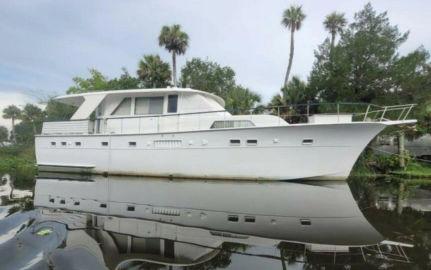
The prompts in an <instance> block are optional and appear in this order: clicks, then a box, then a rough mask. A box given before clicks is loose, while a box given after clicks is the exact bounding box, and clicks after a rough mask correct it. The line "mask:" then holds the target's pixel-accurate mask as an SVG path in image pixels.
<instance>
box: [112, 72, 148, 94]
mask: <svg viewBox="0 0 431 270" xmlns="http://www.w3.org/2000/svg"><path fill="white" fill-rule="evenodd" d="M121 70H122V71H123V73H122V74H121V75H120V77H119V78H114V79H112V80H109V81H108V86H107V88H106V89H107V90H123V89H139V88H141V87H140V81H139V79H138V78H136V77H133V76H131V75H130V74H129V72H128V71H127V69H126V68H122V69H121Z"/></svg>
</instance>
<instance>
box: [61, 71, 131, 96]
mask: <svg viewBox="0 0 431 270" xmlns="http://www.w3.org/2000/svg"><path fill="white" fill-rule="evenodd" d="M122 70H123V73H122V74H121V75H120V77H119V78H114V79H112V80H109V79H108V77H106V76H105V75H103V74H102V73H101V72H100V71H98V70H97V69H90V70H89V72H90V77H89V78H82V77H75V78H73V82H74V83H75V85H73V86H71V87H69V89H68V90H67V93H68V94H78V93H84V92H91V91H105V90H120V89H137V88H139V79H138V78H135V77H132V76H131V75H130V74H129V72H128V71H127V70H126V69H125V68H123V69H122Z"/></svg>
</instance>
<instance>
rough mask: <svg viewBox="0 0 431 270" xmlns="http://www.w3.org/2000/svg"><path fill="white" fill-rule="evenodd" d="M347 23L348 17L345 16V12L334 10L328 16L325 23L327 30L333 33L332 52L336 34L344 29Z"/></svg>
mask: <svg viewBox="0 0 431 270" xmlns="http://www.w3.org/2000/svg"><path fill="white" fill-rule="evenodd" d="M346 24H347V21H346V18H344V13H337V12H332V13H331V14H329V15H328V16H326V19H325V21H324V22H323V25H324V26H325V28H326V30H328V32H329V33H330V34H331V52H332V48H334V44H335V36H336V35H337V34H338V33H341V32H342V31H343V28H344V26H346Z"/></svg>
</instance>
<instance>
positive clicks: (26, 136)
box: [15, 121, 35, 146]
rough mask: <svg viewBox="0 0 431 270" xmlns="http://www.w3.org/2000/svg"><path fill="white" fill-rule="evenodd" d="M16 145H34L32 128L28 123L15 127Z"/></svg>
mask: <svg viewBox="0 0 431 270" xmlns="http://www.w3.org/2000/svg"><path fill="white" fill-rule="evenodd" d="M15 133H16V143H17V144H20V145H32V146H33V144H34V135H35V133H34V128H33V125H32V124H31V123H29V122H24V121H23V122H20V123H19V124H17V125H16V126H15Z"/></svg>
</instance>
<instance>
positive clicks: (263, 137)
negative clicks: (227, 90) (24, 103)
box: [36, 88, 416, 180]
mask: <svg viewBox="0 0 431 270" xmlns="http://www.w3.org/2000/svg"><path fill="white" fill-rule="evenodd" d="M56 100H57V101H59V102H62V103H65V104H69V105H73V106H77V107H78V109H77V111H76V112H75V114H74V115H73V116H72V118H71V119H70V121H57V122H45V123H43V129H42V133H41V134H40V135H37V136H36V158H37V164H38V166H39V169H40V170H42V171H66V172H82V171H89V172H91V173H100V174H111V175H140V176H158V177H176V178H178V177H184V178H198V179H204V178H210V179H262V180H291V179H332V180H335V179H340V180H344V179H346V178H347V177H348V176H349V174H350V171H351V169H352V167H353V165H354V164H355V162H356V160H357V158H358V156H359V155H360V153H361V152H362V151H363V150H364V148H365V147H366V146H367V144H368V143H369V142H370V141H371V140H372V139H373V138H374V137H375V136H376V135H377V134H378V133H379V132H380V131H382V130H383V129H384V128H385V127H387V126H390V125H402V124H411V123H415V122H416V121H415V120H409V119H407V116H408V114H409V112H410V111H411V109H412V107H413V106H414V105H400V106H387V107H373V106H368V108H367V110H366V112H364V113H363V114H361V115H360V119H359V121H354V120H358V119H357V116H358V115H357V114H356V115H355V117H353V115H352V114H344V113H343V114H341V113H340V112H338V113H335V114H314V115H311V114H309V115H308V122H307V123H298V124H289V123H288V122H286V121H285V120H284V118H283V117H282V116H281V115H280V114H279V115H268V114H260V115H256V114H246V115H232V114H230V113H229V112H227V111H226V110H225V108H224V104H225V103H224V101H223V99H221V98H220V97H218V96H215V95H213V94H211V93H208V92H203V91H198V90H193V89H184V88H166V89H137V90H115V91H101V92H92V93H82V94H72V95H66V96H61V97H58V98H56ZM278 111H280V110H278ZM395 111H397V112H399V114H398V116H397V117H396V118H395V120H390V119H388V117H389V115H393V113H394V112H395ZM372 115H374V116H376V115H377V117H371V116H372Z"/></svg>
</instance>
